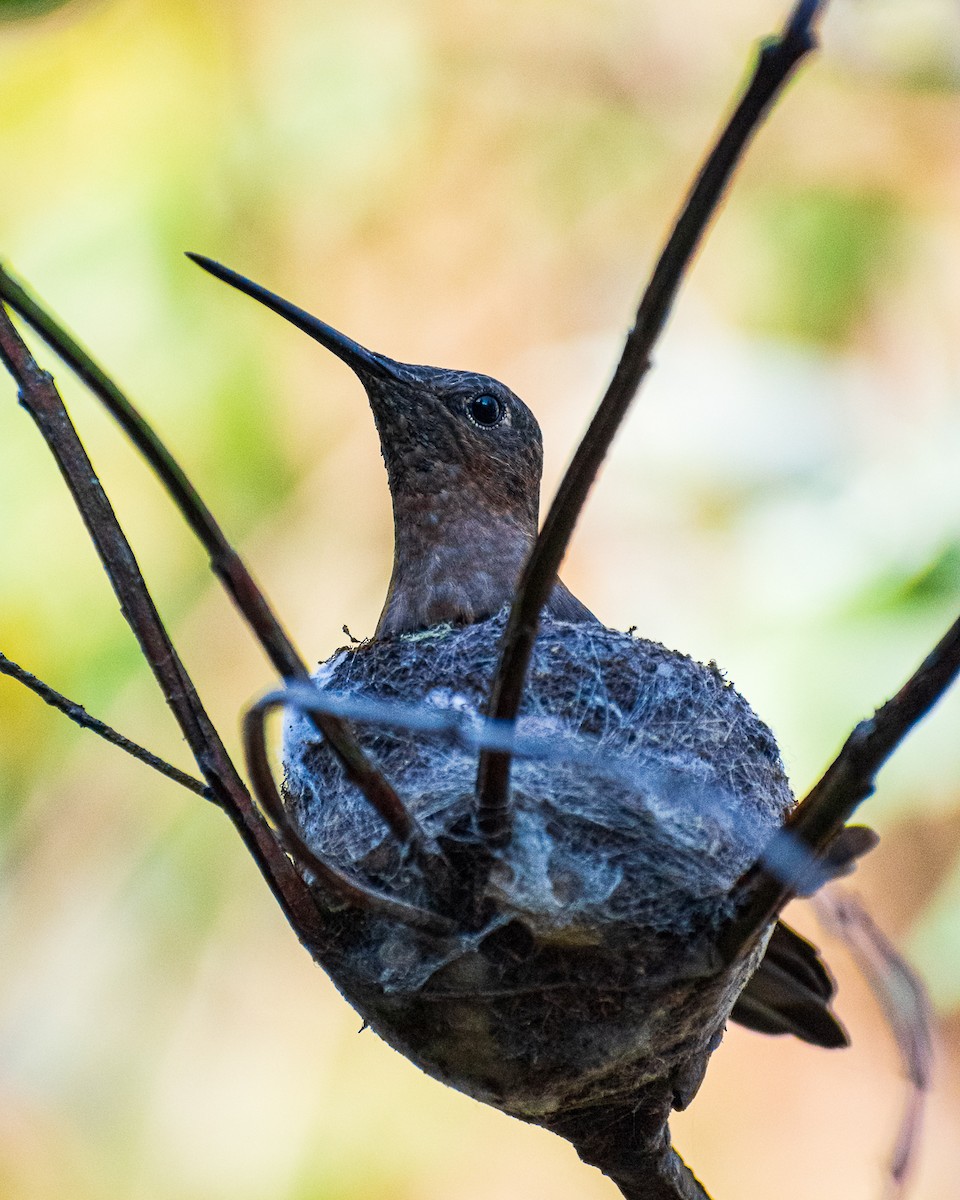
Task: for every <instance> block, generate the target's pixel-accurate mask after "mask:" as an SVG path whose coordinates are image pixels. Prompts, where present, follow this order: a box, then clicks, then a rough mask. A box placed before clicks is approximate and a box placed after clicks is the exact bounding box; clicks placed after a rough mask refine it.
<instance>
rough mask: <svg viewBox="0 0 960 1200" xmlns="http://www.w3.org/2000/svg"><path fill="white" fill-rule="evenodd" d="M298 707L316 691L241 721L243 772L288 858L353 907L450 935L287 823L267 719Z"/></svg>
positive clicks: (311, 706)
mask: <svg viewBox="0 0 960 1200" xmlns="http://www.w3.org/2000/svg"><path fill="white" fill-rule="evenodd" d="M287 705H289V706H291V707H294V708H296V709H297V710H298V711H299V712H301V713H303V714H304V715H309V714H310V713H313V712H315V711H316V695H315V690H314V689H312V688H309V687H304V688H303V689H302V690H298V689H297V688H296V687H294V688H292V689H290V690H280V691H276V692H270V693H269V694H268V695H266V696H264V697H262V698H261V699H260V700H258V701H257V703H256V704H254V705H252V707H251V708H249V709H248V710H247V712H246V713H245V715H244V718H243V745H244V753H245V755H246V760H247V770H248V772H249V774H250V780H251V782H252V784H253V789H254V792H255V793H256V796H257V800H258V801H259V803H260V807H261V808H262V809H263V811H264V812H265V813H266V814H267V816H268V817H269V818H270V819H271V820H272V821H273V822H274V824H275V825H276V827H277V831H278V833H279V835H280V837H281V838H282V839H283V842H284V844H285V846H286V848H287V851H288V853H289V854H290V855H291V857H292V858H293V859H294V861H295V862H296V863H297V865H298V866H299V867H300V869H301V870H305V871H307V872H308V873H309V874H312V875H314V876H315V877H316V881H317V882H318V883H319V884H320V885H321V886H322V887H324V888H325V889H326V890H327V891H329V892H331V893H332V895H333V896H335V897H337V898H338V899H339V900H341V901H343V902H344V903H348V904H353V905H355V906H356V907H358V908H364V909H367V910H369V911H371V912H375V913H379V914H380V915H381V916H384V917H389V918H392V919H393V920H395V921H402V922H403V923H404V924H405V925H411V926H414V927H415V928H419V929H426V930H429V931H431V932H433V933H440V934H443V933H451V932H454V931H455V930H456V926H455V925H454V924H453V922H452V921H448V920H447V919H446V918H444V917H440V916H438V915H437V914H435V913H431V912H428V911H427V910H426V909H424V908H417V907H416V905H413V904H407V903H406V901H403V900H396V899H395V898H394V897H393V896H388V895H387V894H386V892H380V891H378V890H377V889H376V888H373V887H371V886H369V885H368V884H365V883H364V884H361V883H358V882H357V881H356V880H355V879H353V878H351V877H350V876H349V875H347V874H346V873H345V872H344V871H341V870H340V868H339V867H336V866H334V864H333V863H331V862H328V861H327V860H326V859H324V858H321V857H320V856H319V855H318V854H316V853H315V852H314V851H313V850H312V849H311V847H310V846H308V845H307V843H306V842H305V841H304V840H303V837H302V836H301V835H300V832H299V830H297V829H296V828H295V826H294V825H293V822H292V821H291V820H290V814H289V813H288V812H287V810H286V808H285V807H284V804H283V800H282V798H281V796H280V792H279V789H278V788H277V784H276V781H275V780H274V778H273V772H272V771H271V769H270V762H269V759H268V756H267V739H266V718H267V716H268V715H269V713H270V712H272V711H273V710H274V709H276V708H282V707H284V706H287Z"/></svg>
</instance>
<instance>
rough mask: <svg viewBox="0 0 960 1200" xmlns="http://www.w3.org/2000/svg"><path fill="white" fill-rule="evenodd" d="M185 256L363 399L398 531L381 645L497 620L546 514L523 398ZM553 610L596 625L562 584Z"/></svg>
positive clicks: (534, 434)
mask: <svg viewBox="0 0 960 1200" xmlns="http://www.w3.org/2000/svg"><path fill="white" fill-rule="evenodd" d="M188 257H189V258H191V259H192V260H193V261H194V262H195V263H197V264H198V266H201V267H203V268H204V270H206V271H209V272H210V274H211V275H215V276H216V277H217V278H218V279H221V280H223V281H224V282H225V283H229V284H231V285H232V286H233V287H235V288H238V289H239V290H240V291H242V292H245V293H246V294H247V295H248V296H252V297H253V298H254V299H255V300H259V301H260V303H261V304H265V305H266V306H267V308H270V309H272V310H273V311H274V312H276V313H279V315H280V316H282V317H285V318H286V319H287V320H288V321H290V322H291V323H292V324H294V325H296V327H297V328H298V329H302V330H303V332H304V333H307V334H309V335H310V337H312V338H314V339H315V340H316V341H318V342H319V343H320V344H321V346H324V347H326V349H328V350H330V351H331V352H332V353H333V354H335V355H336V356H337V358H339V359H340V360H341V361H342V362H344V363H346V364H347V366H349V367H350V368H351V369H352V370H353V371H354V373H355V374H356V375H357V376H358V378H359V379H360V382H361V383H362V384H363V386H364V388H365V390H366V393H367V398H368V399H369V402H370V408H371V409H372V411H373V419H374V421H375V423H376V427H377V432H378V434H379V435H380V449H381V453H382V454H383V461H384V464H385V466H386V468H387V482H388V484H389V488H390V497H391V500H392V503H393V531H394V551H393V572H392V574H391V577H390V584H389V587H388V589H387V597H386V600H385V602H384V606H383V612H382V613H381V614H380V619H379V621H378V623H377V628H376V632H375V634H374V637H376V638H385V637H393V636H395V635H397V634H401V633H413V632H415V631H417V630H421V629H428V628H430V627H431V626H433V625H439V624H442V623H444V622H449V623H450V624H454V625H460V624H472V623H473V622H476V621H482V620H484V619H486V618H487V617H490V616H493V614H494V613H497V612H499V611H500V609H501V608H502V607H503V606H504V605H505V604H507V603H508V602H509V601H510V600H511V599H512V597H513V592H514V588H515V586H516V583H517V579H518V578H519V575H520V571H521V569H522V568H523V564H524V562H525V561H526V558H527V556H528V554H529V553H530V551H531V549H532V548H533V544H534V542H535V540H536V537H537V520H538V515H539V506H540V476H541V472H542V470H543V439H542V437H541V434H540V426H539V425H538V423H537V419H536V417H534V415H533V413H532V412H531V411H530V409H529V408H528V407H527V406H526V405H525V404H524V403H523V401H522V400H521V399H520V398H519V396H517V395H515V394H514V393H513V392H512V391H511V390H510V389H509V388H508V387H506V385H505V384H502V383H500V382H499V381H498V380H496V379H492V378H491V377H490V376H489V375H481V374H477V373H476V372H473V371H451V370H445V369H443V368H441V367H426V366H413V365H411V364H408V363H400V362H395V361H394V360H393V359H391V358H387V357H386V355H383V354H376V353H374V352H373V351H371V350H367V349H366V348H365V347H363V346H361V345H360V344H359V343H357V342H355V341H353V340H352V339H351V338H348V337H346V336H345V335H344V334H342V333H340V332H339V331H338V330H336V329H333V328H332V327H331V326H330V325H327V324H326V323H325V322H324V321H320V320H318V319H317V318H316V317H313V316H311V315H310V314H309V313H307V312H304V311H303V309H300V308H297V307H296V306H295V305H293V304H290V303H289V302H288V301H286V300H284V299H282V298H281V297H280V296H277V295H275V294H274V293H273V292H270V291H267V289H266V288H262V287H260V286H259V285H258V284H255V283H253V282H251V280H249V279H246V278H245V277H244V276H242V275H238V274H237V273H236V272H235V271H231V270H230V269H229V268H227V267H224V266H221V265H220V264H219V263H216V262H214V261H213V260H212V259H209V258H205V257H203V256H202V255H199V254H190V255H188ZM547 609H548V611H549V612H551V613H552V614H553V615H554V616H555V617H558V618H560V619H561V620H565V621H595V620H596V617H594V616H593V614H592V613H591V612H590V610H589V609H588V608H587V607H586V606H585V605H584V604H582V603H581V602H580V601H579V600H578V599H577V598H576V597H575V596H574V595H573V593H572V592H571V591H570V590H569V589H568V588H567V587H566V586H565V585H564V584H563V583H561V582H560V581H559V580H557V582H556V584H555V585H554V588H553V592H552V595H551V597H550V599H549V601H548V604H547Z"/></svg>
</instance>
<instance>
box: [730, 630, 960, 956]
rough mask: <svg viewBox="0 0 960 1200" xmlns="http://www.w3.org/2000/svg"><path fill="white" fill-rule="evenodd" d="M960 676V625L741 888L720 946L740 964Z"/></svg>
mask: <svg viewBox="0 0 960 1200" xmlns="http://www.w3.org/2000/svg"><path fill="white" fill-rule="evenodd" d="M958 674H960V618H958V619H957V620H956V621H955V622H954V623H953V625H951V627H950V629H949V630H948V631H947V633H946V634H945V635H944V637H943V638H942V639H941V640H940V642H938V643H937V645H936V646H935V647H934V649H933V650H932V651H931V652H930V654H928V655H927V657H926V658H925V659H924V661H923V662H922V663H921V664H920V666H919V667H918V668H917V670H916V671H914V673H913V674H912V675H911V676H910V678H909V679H908V680H907V682H906V683H905V684H904V685H903V687H902V688H901V689H900V691H899V692H897V694H896V695H895V696H894V697H893V698H892V699H890V700H888V701H887V702H886V704H884V705H883V707H882V708H878V709H877V711H876V713H875V714H874V715H873V717H872V718H871V719H870V720H868V721H861V722H860V724H859V725H858V726H857V727H856V729H854V731H853V733H851V734H850V736H849V737H848V738H847V740H846V742H845V743H844V745H843V748H842V749H841V751H840V753H839V754H838V755H837V757H836V758H835V759H834V761H833V762H832V763H831V764H830V766H829V767H828V768H827V770H826V771H825V772H824V774H823V775H822V777H821V778H820V780H819V781H818V782H817V783H816V784H815V785H814V786H813V788H812V789H811V790H810V791H809V792H808V793H807V795H806V796H805V797H804V799H803V800H801V802H800V803H799V804H798V805H797V807H796V808H795V809H794V810H793V812H792V813H791V814H790V818H789V820H787V822H786V823H785V825H784V827H783V829H782V830H781V831H780V832H779V833H778V834H776V835H775V837H774V838H773V839H772V841H771V843H770V845H769V847H768V848H767V849H766V850H765V851H764V855H763V857H762V859H761V860H760V862H759V863H757V864H756V865H755V866H754V867H752V868H751V869H750V870H749V871H748V872H747V873H746V874H745V875H744V876H743V878H742V879H741V880H740V881H739V882H738V883H737V885H736V893H737V894H738V895H739V897H740V902H739V904H738V905H737V911H736V915H735V916H734V918H733V919H732V921H731V923H730V925H729V926H728V928H727V930H726V931H725V933H724V935H723V938H722V939H721V942H720V947H721V952H722V954H723V958H724V960H725V961H727V962H732V961H733V959H735V958H736V957H737V956H738V955H739V954H740V953H742V952H743V951H744V950H746V949H748V948H749V947H750V946H752V945H753V942H754V940H755V938H756V937H757V935H758V934H759V933H760V932H761V930H763V929H765V928H766V927H767V925H768V924H769V922H770V921H772V920H773V919H774V917H775V916H776V915H777V913H779V912H780V910H781V909H782V908H783V906H784V905H785V904H786V903H787V902H788V900H790V899H791V898H792V897H793V896H794V895H796V894H797V892H798V890H800V889H801V888H802V887H803V885H804V882H805V877H806V875H807V874H808V872H809V870H810V864H811V862H813V861H815V860H817V859H819V858H821V857H822V856H823V854H824V853H825V851H826V850H827V848H828V846H829V845H830V843H831V841H832V840H833V839H834V838H835V837H836V835H837V834H838V833H839V832H840V830H841V829H842V828H843V826H844V825H845V824H846V822H847V821H848V820H849V819H850V817H851V816H852V815H853V813H854V811H855V810H856V808H857V807H858V805H860V804H861V803H862V802H863V801H864V800H866V798H867V797H868V796H870V795H871V794H872V793H873V790H874V781H875V779H876V776H877V773H878V771H879V770H880V768H881V767H882V766H883V764H884V763H885V762H886V761H887V759H888V758H889V757H890V755H891V754H893V752H894V750H896V749H897V747H898V746H899V745H900V743H901V742H902V741H903V739H904V738H905V737H906V736H907V734H908V733H909V732H910V730H911V729H913V727H914V726H915V725H916V724H917V722H918V721H920V720H921V718H923V717H924V716H926V714H927V713H928V712H929V711H930V709H931V708H933V706H934V704H936V702H937V701H938V700H939V699H940V697H941V696H942V695H943V694H944V692H946V690H947V689H948V688H949V687H950V685H951V684H952V683H953V681H954V680H955V679H956V678H957V676H958Z"/></svg>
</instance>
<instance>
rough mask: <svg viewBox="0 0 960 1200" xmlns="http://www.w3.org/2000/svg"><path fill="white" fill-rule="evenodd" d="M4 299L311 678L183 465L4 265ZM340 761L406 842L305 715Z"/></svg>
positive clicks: (345, 752) (335, 742) (367, 776)
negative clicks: (86, 393) (110, 420)
mask: <svg viewBox="0 0 960 1200" xmlns="http://www.w3.org/2000/svg"><path fill="white" fill-rule="evenodd" d="M0 300H3V301H5V302H6V303H8V304H9V305H10V307H11V308H13V309H15V310H16V311H17V312H18V313H19V314H20V315H21V316H22V317H23V318H24V320H25V321H27V322H28V323H29V324H30V325H31V326H32V327H33V328H34V329H35V330H36V331H37V333H39V334H40V336H41V337H42V338H43V339H44V341H45V342H46V343H47V344H48V345H49V346H50V347H52V349H53V350H54V351H55V352H56V353H57V354H58V355H59V356H60V357H61V358H62V359H63V361H64V362H65V363H67V365H68V366H69V367H70V368H71V370H73V371H74V372H75V373H76V375H77V376H78V377H79V378H80V379H82V380H83V382H84V383H85V384H86V385H87V387H88V388H89V389H90V390H91V391H92V392H93V394H94V395H95V396H96V397H97V398H98V399H99V400H100V401H101V402H102V403H103V404H104V406H105V407H106V409H107V410H108V412H109V413H110V414H111V416H113V417H114V418H115V419H116V421H117V423H118V424H119V425H120V427H121V428H122V429H123V431H124V432H125V433H126V434H127V436H128V437H129V438H130V440H131V441H132V442H133V444H134V445H135V446H136V447H137V449H138V450H139V451H140V453H141V454H142V455H143V456H144V458H145V459H146V460H147V462H148V463H149V464H150V466H151V467H152V468H153V470H154V472H155V473H156V475H157V477H158V478H159V480H160V482H161V483H162V484H163V486H164V488H165V489H166V490H167V492H168V494H169V495H170V497H171V499H172V500H173V502H174V504H175V505H176V506H177V508H178V509H179V511H180V513H181V514H182V515H183V517H184V519H185V520H186V522H187V524H188V525H189V526H190V528H191V529H192V530H193V532H194V533H195V534H196V536H197V538H198V539H199V541H200V543H201V545H202V546H203V548H204V549H205V550H206V552H207V554H208V555H209V556H210V565H211V567H212V569H213V572H214V574H215V575H216V576H217V578H218V579H219V580H220V581H221V583H222V584H223V585H224V587H225V588H226V590H227V593H228V594H229V595H230V597H231V599H232V600H233V602H234V604H235V605H236V607H237V609H238V610H239V611H240V613H241V614H242V615H243V617H244V618H245V619H246V621H247V623H248V625H249V626H250V628H251V630H252V631H253V634H254V636H255V637H256V639H257V641H258V642H259V643H260V645H261V646H262V647H263V649H264V652H265V653H266V655H267V657H268V658H269V660H270V662H271V663H272V664H273V666H274V667H275V668H276V670H277V671H278V672H279V673H280V675H281V676H282V677H283V678H284V679H286V680H307V679H309V677H310V673H309V671H308V670H307V667H306V664H305V663H304V661H303V659H302V658H301V657H300V655H299V654H298V653H297V651H296V650H295V648H294V646H293V643H292V642H291V640H290V638H289V636H288V635H287V633H286V631H285V630H284V628H283V626H282V625H281V624H280V622H279V620H278V619H277V617H276V615H275V614H274V612H273V610H272V608H271V607H270V604H269V603H268V601H267V598H266V596H265V595H264V594H263V592H262V590H261V589H260V587H259V586H258V585H257V583H256V582H255V581H254V579H253V576H252V575H251V574H250V571H249V570H248V569H247V566H246V564H245V563H244V561H243V559H242V558H241V557H240V555H239V554H238V553H237V551H236V550H235V549H234V548H233V546H232V545H231V544H230V542H229V541H228V540H227V538H226V536H225V534H224V532H223V530H222V529H221V528H220V525H219V524H218V522H217V520H216V518H215V517H214V516H213V513H212V512H211V511H210V509H209V508H208V507H207V505H206V504H205V503H204V501H203V500H202V499H201V497H200V495H199V493H198V492H197V490H196V488H195V487H194V486H193V484H192V483H191V482H190V480H189V479H188V478H187V476H186V475H185V474H184V472H183V469H182V468H181V467H180V465H179V463H177V461H176V460H175V459H174V458H173V456H172V455H171V453H170V451H169V450H168V449H167V447H166V446H165V445H164V444H163V442H162V441H161V440H160V438H159V437H158V436H157V434H156V433H155V431H154V430H153V429H152V428H151V427H150V425H149V424H148V423H147V422H146V421H145V420H144V418H143V417H142V416H141V414H140V413H139V412H138V411H137V409H136V408H135V407H134V406H133V405H132V404H131V403H130V401H129V399H128V398H127V397H126V396H125V395H124V393H123V392H122V391H121V390H120V388H119V387H117V385H116V384H115V383H114V382H113V380H112V379H111V378H110V377H109V376H108V375H107V374H106V372H105V371H104V370H103V369H102V368H101V367H100V366H99V365H98V364H97V363H96V362H95V361H94V360H93V358H92V357H91V356H90V354H89V353H88V352H87V351H86V350H85V349H84V348H83V347H82V346H81V345H80V344H79V343H78V342H77V341H76V340H75V339H74V338H73V337H72V336H71V335H70V334H69V333H68V332H67V331H66V329H64V328H63V326H62V325H61V324H60V323H59V322H58V321H56V320H55V319H54V318H53V317H52V316H51V315H50V313H49V312H47V311H46V309H44V308H43V307H42V306H41V305H40V303H39V302H38V301H37V300H36V298H35V297H33V296H31V295H30V293H29V292H28V291H27V290H26V288H24V286H23V285H22V284H21V283H19V282H18V281H17V280H15V279H14V278H13V277H12V276H11V275H10V273H9V272H8V271H6V270H5V269H4V268H3V267H0ZM308 715H309V716H310V717H311V719H312V720H313V721H314V722H315V724H316V726H317V728H318V729H319V730H320V732H321V733H322V734H323V736H324V737H325V738H326V739H327V741H328V742H329V744H330V746H331V748H332V749H333V750H334V752H335V753H336V754H337V756H338V758H339V759H340V761H341V762H342V763H343V766H344V769H345V771H346V772H347V776H348V778H349V779H350V780H351V781H352V782H353V783H355V784H356V786H357V787H358V788H359V789H360V791H361V792H362V793H363V795H364V796H365V797H366V799H367V800H368V802H369V803H370V804H371V806H372V807H373V808H374V809H375V810H376V811H377V812H378V813H379V814H380V816H381V817H382V818H383V820H384V821H385V822H386V823H387V825H388V826H389V827H390V829H391V830H392V831H393V832H394V834H395V835H396V836H397V837H398V838H400V839H401V841H404V842H406V841H410V840H411V838H414V837H415V835H416V832H417V831H416V827H415V824H414V821H413V819H412V817H411V816H410V814H409V813H408V812H407V809H406V806H405V805H404V804H403V802H402V800H401V799H400V797H399V796H398V795H397V793H396V791H395V790H394V789H393V788H392V787H391V785H390V784H389V782H388V781H387V780H386V779H384V778H383V776H382V775H381V774H380V772H379V771H378V770H377V768H376V766H375V765H374V764H373V763H372V762H371V761H370V759H369V758H368V757H367V755H366V754H365V752H364V751H363V749H362V747H361V746H360V744H359V742H358V741H357V740H356V738H355V737H354V736H353V731H352V730H351V729H350V726H349V725H348V724H347V723H346V722H345V721H342V720H340V719H339V718H338V717H332V716H329V715H327V714H323V713H312V714H308Z"/></svg>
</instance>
